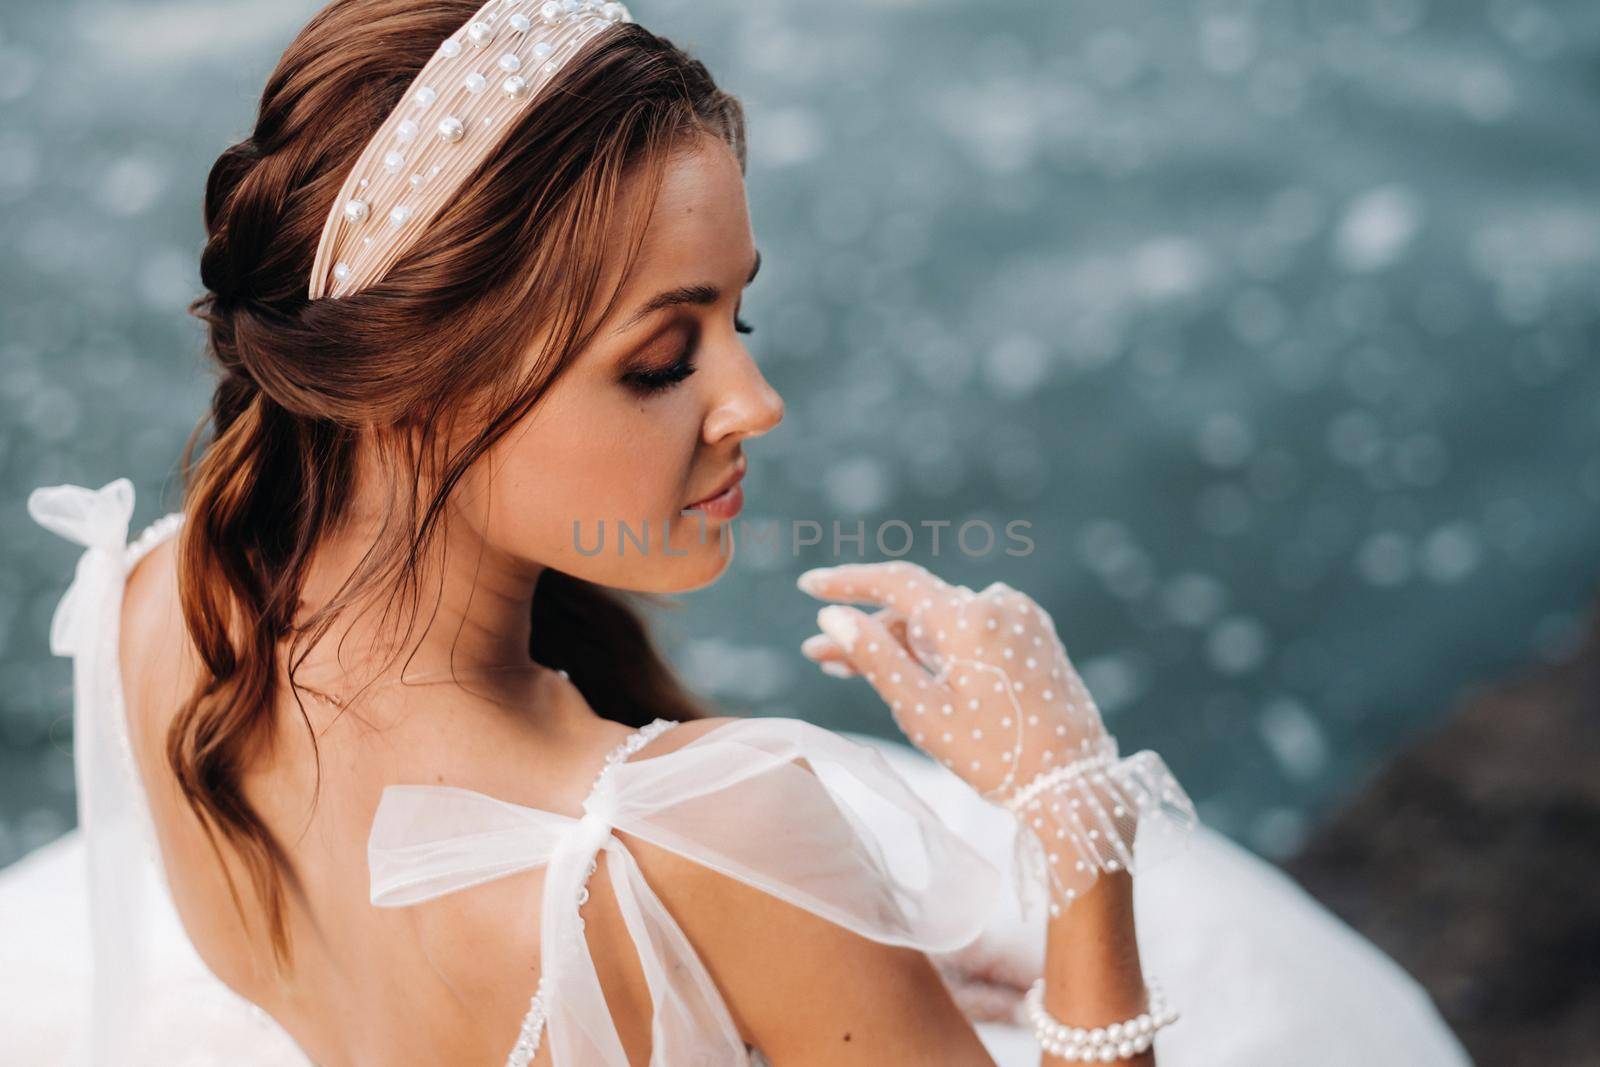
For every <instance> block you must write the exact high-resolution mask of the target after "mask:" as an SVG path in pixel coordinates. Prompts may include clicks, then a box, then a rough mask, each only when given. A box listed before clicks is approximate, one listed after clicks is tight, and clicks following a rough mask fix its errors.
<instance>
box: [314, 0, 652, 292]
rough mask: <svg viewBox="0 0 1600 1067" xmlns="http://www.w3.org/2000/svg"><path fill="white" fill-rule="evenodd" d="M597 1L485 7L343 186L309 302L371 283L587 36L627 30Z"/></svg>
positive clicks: (619, 12)
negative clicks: (615, 28) (614, 29)
mask: <svg viewBox="0 0 1600 1067" xmlns="http://www.w3.org/2000/svg"><path fill="white" fill-rule="evenodd" d="M631 21H633V20H632V17H631V16H630V15H629V14H628V9H627V7H626V6H624V5H623V4H620V3H615V2H606V3H601V2H600V0H489V2H488V3H486V4H484V5H483V6H482V7H481V8H479V9H478V11H477V13H476V14H474V15H473V16H472V18H470V19H468V20H467V22H466V24H465V25H463V26H462V27H461V28H460V29H459V30H457V31H456V32H455V33H453V34H451V35H450V36H449V37H447V38H446V39H445V41H444V43H443V44H441V45H440V46H439V50H438V51H437V52H435V53H434V54H433V57H432V58H431V59H429V60H428V62H427V63H426V64H425V65H424V66H423V68H422V70H421V71H419V72H418V73H417V76H416V78H415V79H414V80H413V81H412V83H411V85H410V86H409V87H408V88H407V89H406V93H405V95H404V96H403V97H402V98H401V100H400V103H399V104H398V105H397V106H396V107H395V109H394V110H393V111H392V112H390V113H389V117H388V118H386V119H385V120H384V122H383V125H382V126H380V127H378V132H377V133H375V134H373V136H372V140H371V141H369V142H368V143H367V146H366V148H365V149H363V150H362V152H361V155H360V157H359V158H357V160H356V163H355V166H354V167H352V168H351V169H350V174H349V176H348V177H347V178H345V181H344V185H343V186H342V187H341V188H340V189H339V195H338V196H337V197H335V198H334V201H333V207H332V208H331V209H330V210H329V212H328V221H327V222H326V223H324V224H323V227H322V240H321V241H320V242H319V243H318V244H317V255H316V258H315V260H314V261H313V262H312V265H311V283H310V287H309V292H310V295H311V299H313V300H315V299H317V298H319V297H322V296H333V297H335V298H337V297H341V296H348V295H349V294H351V293H353V292H356V291H357V290H359V289H363V288H365V287H366V286H369V285H371V284H373V283H374V282H376V281H378V280H380V279H381V278H382V277H383V276H384V274H385V273H387V272H388V270H389V268H390V267H391V266H393V265H394V263H395V262H396V261H397V260H398V259H399V258H400V257H401V255H403V254H404V253H405V251H406V250H407V249H408V248H410V247H411V244H412V243H413V242H414V241H415V240H416V239H417V237H418V236H420V235H421V233H422V231H423V230H424V229H425V228H426V227H427V225H428V223H430V222H432V221H433V219H434V217H435V216H437V215H438V214H439V212H440V210H442V209H443V207H444V205H445V204H446V203H448V202H449V201H450V198H451V197H452V196H454V195H455V193H456V191H457V189H459V188H460V186H461V183H462V182H464V181H466V179H467V177H468V176H469V175H471V174H472V173H473V171H475V170H476V169H477V167H478V166H479V164H481V163H482V162H483V161H484V160H485V159H486V158H488V156H489V153H490V152H491V151H492V150H493V149H494V148H495V146H496V145H498V144H499V143H500V142H501V140H502V139H503V138H504V136H505V135H506V133H507V132H508V131H509V130H510V128H511V126H512V120H513V119H514V118H515V117H516V116H517V115H518V114H520V113H521V111H522V110H523V109H524V108H525V107H527V106H528V105H529V104H530V103H532V101H533V100H534V99H535V98H536V97H537V96H538V95H539V91H540V90H541V89H543V88H544V86H545V85H546V84H548V82H549V81H550V79H551V77H552V76H554V75H555V73H556V72H557V71H559V70H560V69H561V68H562V66H563V65H564V64H565V63H566V62H567V60H569V59H571V58H572V57H573V56H574V55H575V54H576V53H577V52H578V50H579V49H580V48H582V47H583V45H584V43H585V42H587V41H588V40H589V39H590V38H591V37H593V36H594V35H595V34H597V33H599V32H600V31H601V30H604V29H606V28H607V27H609V26H612V25H614V24H616V23H618V22H631Z"/></svg>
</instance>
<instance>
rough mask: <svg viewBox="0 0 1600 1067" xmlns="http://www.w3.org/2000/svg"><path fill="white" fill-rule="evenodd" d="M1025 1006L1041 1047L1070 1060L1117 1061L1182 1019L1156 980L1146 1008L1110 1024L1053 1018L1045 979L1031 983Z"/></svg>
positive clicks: (1146, 1047) (1150, 987)
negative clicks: (1072, 1022)
mask: <svg viewBox="0 0 1600 1067" xmlns="http://www.w3.org/2000/svg"><path fill="white" fill-rule="evenodd" d="M1022 1003H1023V1009H1024V1011H1025V1012H1026V1013H1027V1016H1028V1021H1029V1022H1030V1023H1031V1024H1032V1025H1033V1036H1034V1037H1035V1038H1036V1039H1037V1040H1038V1042H1039V1047H1040V1048H1041V1049H1043V1050H1044V1051H1045V1052H1048V1053H1049V1054H1050V1055H1052V1056H1057V1057H1059V1058H1061V1059H1064V1060H1066V1061H1067V1062H1069V1063H1115V1062H1116V1061H1117V1060H1128V1059H1132V1058H1133V1057H1135V1056H1137V1055H1139V1054H1140V1053H1143V1052H1146V1051H1148V1050H1149V1048H1150V1045H1151V1043H1152V1042H1153V1041H1154V1040H1155V1034H1156V1031H1157V1030H1160V1029H1161V1028H1162V1027H1163V1026H1168V1025H1170V1024H1172V1023H1174V1022H1176V1021H1177V1019H1178V1013H1177V1012H1176V1011H1174V1010H1173V1009H1172V1008H1171V1007H1170V1006H1169V1005H1168V1004H1167V998H1166V996H1165V994H1163V993H1162V991H1161V987H1160V985H1159V984H1157V983H1156V982H1155V981H1154V980H1152V981H1150V982H1149V983H1147V984H1146V986H1145V1003H1146V1004H1147V1005H1148V1006H1147V1008H1146V1010H1145V1011H1143V1012H1141V1013H1140V1014H1139V1015H1136V1016H1134V1017H1133V1018H1132V1019H1129V1020H1128V1021H1126V1022H1120V1023H1112V1024H1111V1025H1110V1026H1096V1027H1082V1026H1067V1025H1066V1024H1065V1023H1062V1022H1059V1021H1057V1020H1056V1019H1054V1018H1052V1017H1051V1015H1050V1013H1049V1012H1048V1011H1047V1010H1046V1009H1045V1006H1044V979H1043V978H1039V979H1036V980H1035V981H1034V983H1033V984H1032V985H1031V986H1029V987H1028V992H1027V993H1026V994H1025V995H1024V996H1023V998H1022Z"/></svg>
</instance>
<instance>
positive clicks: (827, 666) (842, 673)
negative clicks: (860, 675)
mask: <svg viewBox="0 0 1600 1067" xmlns="http://www.w3.org/2000/svg"><path fill="white" fill-rule="evenodd" d="M820 666H821V667H822V673H823V674H831V675H832V676H833V677H835V678H854V677H855V676H856V672H855V671H853V670H851V669H850V667H849V665H848V664H844V663H840V662H838V661H837V660H831V659H830V660H829V661H828V662H826V663H823V664H820Z"/></svg>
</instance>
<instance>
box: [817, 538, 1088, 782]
mask: <svg viewBox="0 0 1600 1067" xmlns="http://www.w3.org/2000/svg"><path fill="white" fill-rule="evenodd" d="M798 584H799V586H800V588H801V589H802V590H804V591H805V592H807V593H810V594H811V595H812V596H815V597H818V598H820V599H824V600H836V601H854V602H860V603H867V604H874V605H878V606H879V608H880V609H881V610H879V611H877V612H874V613H872V614H868V613H867V612H863V611H859V610H857V609H855V608H850V607H845V606H842V605H830V606H828V607H825V608H823V609H821V610H820V611H819V612H818V613H817V624H818V626H820V627H821V628H822V630H823V633H824V634H825V635H826V637H820V636H819V637H814V638H812V639H810V640H809V641H808V642H807V643H806V645H805V646H803V647H804V649H805V651H806V654H807V655H809V656H811V657H812V658H813V659H816V660H818V661H819V662H821V663H823V664H824V665H827V664H830V663H831V664H843V665H845V667H844V669H843V670H841V669H840V668H832V669H830V673H834V674H836V675H839V674H843V675H846V676H847V675H848V674H850V673H855V674H861V675H863V676H865V677H866V678H867V680H868V682H870V683H871V685H872V686H873V688H874V689H876V690H877V692H878V694H879V695H880V696H882V697H883V699H884V701H885V702H887V703H888V705H889V707H890V710H891V713H892V714H893V716H894V720H895V722H896V723H897V724H898V725H899V726H900V729H901V730H903V731H904V732H905V734H906V736H907V737H908V738H909V739H910V740H911V743H912V744H914V745H916V746H917V747H918V748H919V749H921V750H922V751H924V752H926V753H927V754H928V755H930V756H932V757H933V758H934V759H936V760H938V761H939V762H941V763H943V764H944V765H945V766H946V767H948V768H950V770H951V771H953V772H954V773H956V774H957V775H959V776H960V777H961V778H962V779H964V780H965V781H966V782H968V783H969V784H970V785H971V786H972V787H973V788H974V789H976V790H978V792H979V793H980V794H982V795H983V796H985V797H987V798H1003V797H1005V796H1007V795H1009V794H1010V793H1012V792H1014V791H1015V790H1016V789H1017V788H1019V787H1021V786H1022V785H1024V784H1026V783H1027V782H1028V781H1030V780H1031V779H1032V778H1033V777H1034V776H1036V775H1037V774H1039V773H1041V772H1043V771H1047V770H1050V769H1052V768H1054V767H1060V766H1062V765H1064V764H1068V763H1072V762H1074V761H1077V760H1080V759H1085V758H1088V757H1093V756H1097V755H1099V754H1101V753H1102V752H1103V751H1104V747H1105V744H1106V743H1107V742H1109V738H1108V736H1107V734H1106V730H1105V725H1104V723H1103V722H1102V720H1101V717H1100V711H1099V709H1098V708H1097V707H1096V705H1095V703H1094V699H1093V698H1092V697H1091V696H1090V695H1089V691H1088V690H1087V689H1086V688H1084V685H1083V682H1082V680H1081V679H1080V678H1079V676H1078V672H1077V670H1076V668H1074V667H1073V665H1072V661H1071V660H1070V659H1069V658H1068V656H1067V651H1066V649H1065V648H1064V647H1062V644H1061V641H1060V638H1059V637H1057V635H1056V630H1055V624H1054V622H1053V621H1052V620H1051V618H1050V616H1049V614H1048V613H1046V612H1045V610H1044V609H1043V608H1041V607H1040V606H1039V605H1038V604H1037V603H1036V602H1034V600H1033V599H1032V598H1030V597H1028V596H1026V595H1025V594H1023V593H1020V592H1018V591H1017V590H1015V589H1013V588H1011V587H1010V586H1008V585H1006V584H1005V583H1004V582H995V583H993V584H991V585H990V586H988V587H987V588H986V589H984V590H983V591H982V592H978V593H974V592H973V591H972V590H971V589H968V588H967V587H966V586H952V585H950V584H948V583H947V582H945V581H944V580H943V579H941V578H939V577H938V576H937V575H934V574H932V573H931V572H929V571H928V570H926V569H925V568H923V567H920V566H918V565H916V564H914V563H908V562H905V561H895V562H889V563H859V564H848V565H844V566H839V567H822V568H817V569H815V570H810V571H807V572H806V573H805V574H803V575H801V576H800V580H799V582H798Z"/></svg>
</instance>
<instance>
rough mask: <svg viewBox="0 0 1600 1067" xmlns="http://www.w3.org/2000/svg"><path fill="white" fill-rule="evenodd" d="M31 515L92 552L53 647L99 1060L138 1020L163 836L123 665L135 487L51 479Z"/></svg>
mask: <svg viewBox="0 0 1600 1067" xmlns="http://www.w3.org/2000/svg"><path fill="white" fill-rule="evenodd" d="M28 513H29V514H30V515H32V516H33V519H34V521H36V522H38V523H39V524H40V525H41V526H43V527H45V528H46V529H48V530H50V531H51V532H53V533H56V534H59V535H60V536H62V537H64V538H66V539H68V540H69V541H73V542H76V543H77V544H80V545H83V546H84V547H85V549H86V550H87V551H85V552H84V553H83V555H82V556H81V557H80V558H79V560H78V567H77V572H76V573H75V574H74V576H73V579H72V584H71V585H69V586H68V587H67V591H66V593H65V594H64V595H63V596H62V598H61V601H60V603H59V604H58V605H57V607H56V611H55V615H54V617H53V618H52V620H51V624H50V651H51V652H53V653H54V654H56V655H58V656H71V657H72V688H73V718H72V731H73V756H74V774H75V776H76V786H77V796H78V822H79V825H80V826H81V828H82V834H83V838H84V846H85V853H86V856H87V861H88V866H89V878H88V885H89V925H90V944H91V946H92V952H93V956H94V980H93V988H92V991H91V996H92V998H93V1009H92V1012H91V1016H90V1018H91V1023H90V1026H91V1030H90V1034H89V1040H88V1050H89V1062H91V1063H94V1064H101V1063H112V1062H114V1061H115V1057H116V1055H117V1052H118V1047H119V1046H118V1042H119V1039H126V1037H127V1035H129V1034H131V1033H133V1032H134V1031H135V1028H136V1024H137V1022H138V1018H139V998H140V996H141V994H142V989H143V982H142V975H143V972H144V964H145V945H144V939H143V932H142V926H141V923H140V922H139V921H138V920H139V917H140V916H141V915H142V914H143V907H144V900H143V887H144V884H145V881H144V878H143V877H142V870H143V866H142V865H143V861H144V859H145V857H144V856H142V855H141V850H144V849H152V850H153V844H152V842H153V836H154V835H153V832H152V830H151V828H150V821H149V820H150V816H149V811H148V810H147V808H146V807H145V801H144V794H143V793H142V792H141V790H140V787H139V784H138V777H137V772H136V771H135V770H134V768H133V765H132V763H133V760H132V750H131V749H130V748H129V746H128V739H127V718H126V716H125V714H124V711H123V701H122V690H121V686H120V684H119V678H120V673H119V665H118V662H117V654H118V653H117V647H118V631H119V629H120V622H121V607H122V587H123V583H124V581H125V580H126V578H127V574H128V569H129V567H130V565H131V564H130V557H134V555H135V552H136V551H137V549H138V546H129V544H128V523H129V521H130V520H131V518H132V517H133V484H132V483H131V482H129V481H128V479H126V478H118V479H117V480H116V481H114V482H111V483H110V484H108V485H106V486H104V487H103V488H101V489H98V490H92V489H86V488H83V487H81V486H76V485H57V486H48V487H42V488H39V489H35V490H34V491H33V492H32V493H31V494H30V495H29V496H28ZM135 558H136V557H135Z"/></svg>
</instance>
